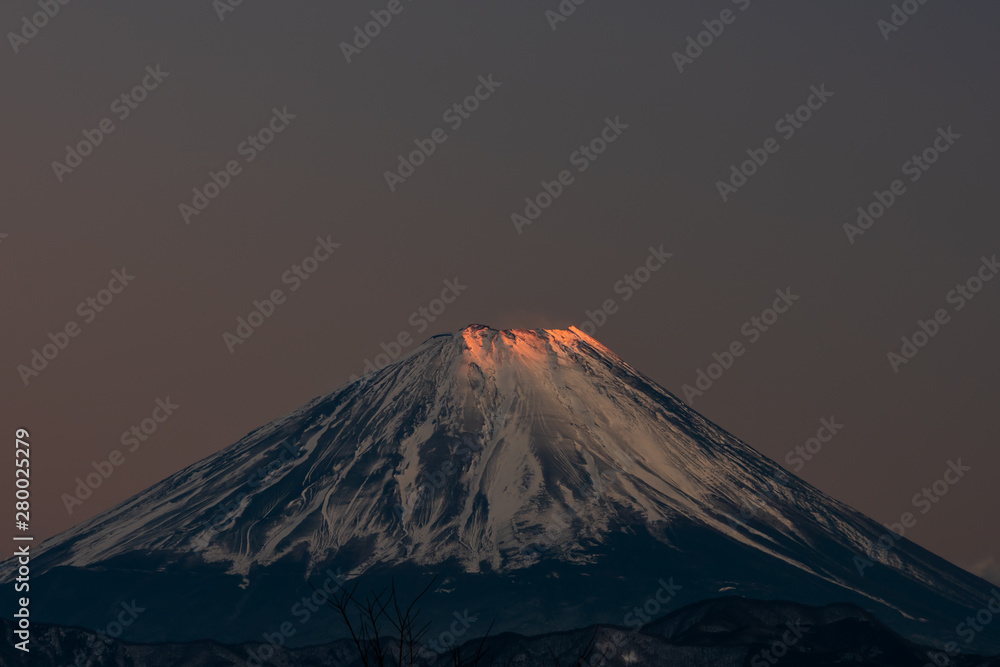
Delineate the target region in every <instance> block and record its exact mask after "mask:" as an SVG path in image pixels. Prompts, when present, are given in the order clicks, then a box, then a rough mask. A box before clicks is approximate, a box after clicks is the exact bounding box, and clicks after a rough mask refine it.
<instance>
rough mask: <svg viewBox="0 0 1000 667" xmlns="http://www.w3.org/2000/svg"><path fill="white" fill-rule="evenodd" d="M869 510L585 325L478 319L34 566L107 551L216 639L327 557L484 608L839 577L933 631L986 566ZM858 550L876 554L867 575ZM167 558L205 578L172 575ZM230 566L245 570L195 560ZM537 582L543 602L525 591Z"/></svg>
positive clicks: (576, 615) (891, 613) (704, 592)
mask: <svg viewBox="0 0 1000 667" xmlns="http://www.w3.org/2000/svg"><path fill="white" fill-rule="evenodd" d="M747 507H750V508H752V510H753V511H752V512H746V511H745V509H746V508H747ZM885 532H886V530H885V528H883V527H882V526H879V525H878V524H876V523H874V522H873V521H871V520H869V519H867V518H866V517H864V516H863V515H861V514H859V513H858V512H856V511H854V510H852V509H851V508H849V507H847V506H846V505H843V504H842V503H839V502H837V501H835V500H833V499H832V498H830V497H828V496H826V495H825V494H823V493H821V492H820V491H818V490H816V489H814V488H813V487H811V486H809V485H808V484H806V483H804V482H802V481H801V480H798V479H797V478H794V477H792V476H790V475H788V474H787V473H785V472H784V471H783V470H782V469H781V468H780V467H779V466H777V465H776V464H775V463H774V462H772V461H770V460H769V459H767V458H766V457H764V456H762V455H760V454H759V453H758V452H757V451H756V450H754V449H753V448H751V447H749V446H748V445H746V444H745V443H743V442H741V441H740V440H738V439H736V438H734V437H733V436H731V435H729V434H728V433H726V432H725V431H723V430H722V429H720V428H718V427H716V426H715V425H713V424H711V423H710V422H708V421H707V420H705V419H704V418H702V417H701V416H700V415H698V414H697V413H695V412H694V411H692V410H690V409H689V408H687V407H686V406H685V405H684V404H683V403H681V402H680V401H679V400H677V399H676V398H675V397H674V396H672V395H671V394H669V393H668V392H666V391H664V390H663V389H661V388H660V387H658V386H657V385H656V384H655V383H653V382H651V381H650V380H648V379H647V378H645V377H644V376H642V375H641V374H639V373H638V372H636V371H635V370H634V369H632V368H631V367H630V366H629V365H628V364H627V363H625V362H624V361H623V360H621V359H620V358H619V357H618V356H617V355H615V354H614V353H613V352H611V351H610V350H608V349H607V348H606V347H604V346H603V345H601V344H600V343H599V342H597V341H596V340H594V339H592V338H590V337H588V336H587V335H586V334H584V333H582V332H580V331H578V330H576V329H571V330H569V331H558V330H534V331H527V330H513V331H497V330H494V329H489V328H487V327H483V326H478V325H477V326H471V327H467V328H466V329H464V330H462V331H460V332H458V333H457V334H455V335H443V336H436V337H434V338H431V339H430V340H428V341H426V342H425V343H424V344H423V345H421V346H420V347H419V348H418V349H417V350H415V351H414V352H413V353H412V354H411V355H410V356H408V357H407V358H405V359H403V360H401V361H399V362H398V363H396V364H394V365H392V366H389V367H387V368H385V369H384V370H382V371H379V372H377V373H374V374H371V375H368V376H365V377H364V378H361V379H360V380H358V381H356V382H354V383H351V384H349V385H347V386H345V387H343V388H341V389H340V390H338V391H336V392H334V393H333V394H331V395H329V396H326V397H323V398H320V399H317V400H315V401H313V402H312V403H310V404H308V405H306V406H304V407H303V408H301V409H300V410H297V411H296V412H294V413H292V414H290V415H288V416H286V417H284V418H282V419H279V420H277V421H275V422H272V423H271V424H268V425H266V426H264V427H262V428H260V429H258V430H256V431H254V432H252V433H250V434H248V435H247V436H246V437H245V438H243V439H242V440H241V441H239V442H238V443H236V444H235V445H233V446H231V447H229V448H226V449H224V450H222V451H220V452H218V453H217V454H215V455H213V456H211V457H209V458H207V459H204V460H203V461H201V462H199V463H196V464H194V465H192V466H190V467H188V468H187V469H185V470H182V471H181V472H179V473H177V474H175V475H173V476H171V477H169V478H168V479H166V480H164V481H163V482H161V483H159V484H157V485H155V486H153V487H151V488H150V489H148V490H147V491H145V492H143V493H140V494H138V495H137V496H135V497H133V498H131V499H130V500H128V501H126V502H125V503H123V504H121V505H120V506H118V507H116V508H114V509H112V510H110V511H108V512H105V513H104V514H102V515H100V516H98V517H95V518H94V519H92V520H90V521H88V522H85V523H83V524H81V525H80V526H78V527H76V528H74V529H72V530H70V531H67V532H65V533H63V534H61V535H59V536H57V537H55V538H53V539H51V540H49V541H48V542H46V543H45V544H44V545H43V547H44V550H43V553H42V554H40V555H39V556H38V557H37V558H36V560H35V564H34V567H35V572H36V573H37V574H43V573H45V572H48V571H51V577H50V578H49V582H50V583H48V586H49V590H51V591H53V594H55V591H56V590H57V589H59V588H62V587H63V586H65V585H71V584H72V585H77V584H75V583H73V582H79V581H83V580H86V581H88V582H90V583H88V584H87V587H97V586H98V585H99V584H98V582H100V581H102V579H101V577H102V576H103V575H102V573H107V572H109V571H116V572H117V575H116V576H119V577H120V576H126V578H128V577H131V579H130V581H132V584H130V585H133V586H138V587H139V588H140V590H149V591H150V594H151V595H153V596H156V597H158V598H159V597H163V596H167V598H168V599H171V600H173V602H172V603H171V604H173V605H183V606H185V607H187V606H191V607H196V606H199V605H205V604H207V605H208V608H209V609H210V610H211V613H212V614H213V618H215V617H220V618H218V620H216V621H215V622H214V624H213V623H208V627H205V628H204V632H205V633H206V634H205V635H204V636H207V637H212V638H217V639H227V640H232V639H234V638H238V632H237V634H233V632H235V630H234V627H238V628H246V629H247V631H250V629H251V628H254V629H255V628H257V627H263V628H265V629H266V628H267V627H269V625H268V623H273V620H269V617H268V614H267V613H265V612H263V611H262V610H261V609H260V608H259V607H260V605H261V604H262V600H264V599H275V598H274V596H275V595H277V596H278V597H277V599H281V600H282V601H284V599H283V598H282V597H281V594H280V593H276V592H275V590H279V591H280V590H282V589H281V587H277V589H275V588H274V587H273V584H272V583H271V582H273V581H275V580H277V579H280V580H282V581H286V582H287V581H297V582H298V587H293V589H294V590H295V591H298V588H301V584H302V580H303V578H304V577H305V576H313V577H318V576H321V575H322V573H323V572H324V571H325V570H326V569H327V568H330V567H332V566H333V565H336V566H337V567H341V568H343V570H344V572H346V573H349V575H350V576H363V577H366V578H365V581H372V582H375V581H377V580H378V579H379V578H385V577H389V576H393V575H394V573H400V572H408V573H410V574H412V575H413V577H419V576H421V575H422V574H426V573H429V572H436V573H438V574H444V575H446V576H447V577H450V579H449V581H450V582H451V583H450V584H446V585H444V586H442V587H441V589H440V590H439V591H438V597H439V598H440V602H439V603H436V604H439V605H440V606H441V609H442V613H443V616H444V617H448V616H449V613H448V611H449V610H451V609H456V608H457V609H460V608H461V606H458V605H457V604H456V602H458V601H463V602H464V601H466V600H468V599H472V598H474V597H475V595H474V593H475V592H476V591H479V592H482V591H490V594H491V595H492V596H493V600H494V604H493V606H494V607H496V609H494V610H491V609H489V606H490V605H485V604H482V603H480V604H479V606H478V608H479V609H480V610H481V611H482V612H483V613H486V614H490V613H491V611H492V615H493V616H498V617H499V618H500V625H499V629H501V630H503V629H516V630H521V631H532V630H534V631H535V632H538V631H541V630H547V629H564V628H570V627H574V625H575V626H579V625H585V624H587V623H589V622H598V621H605V622H621V618H622V610H623V609H628V608H629V602H630V601H631V599H633V597H634V596H637V595H642V593H643V592H644V591H646V590H647V589H648V587H649V585H650V584H651V582H653V581H656V580H657V578H659V577H662V576H666V575H671V576H674V575H676V576H677V577H678V580H679V581H683V584H684V586H686V589H687V592H688V594H689V595H692V596H695V595H696V596H699V597H706V596H712V595H719V594H721V593H732V592H740V593H747V594H750V595H758V596H759V595H764V596H774V597H786V598H790V599H798V600H801V601H803V602H813V603H818V602H833V601H839V600H845V601H846V600H850V601H854V602H858V603H861V604H865V605H866V606H869V607H871V608H873V609H875V610H877V611H879V613H881V614H882V615H883V618H885V620H887V621H888V622H890V623H892V624H895V627H897V628H900V629H902V630H903V631H904V632H906V633H908V634H909V635H910V636H911V637H917V638H923V637H924V633H925V632H926V636H927V637H933V638H936V639H939V640H942V641H946V640H948V639H949V637H947V634H948V633H949V629H950V628H954V627H955V626H956V625H957V623H959V622H960V621H961V620H962V618H963V617H964V616H963V614H964V613H965V612H967V611H970V610H972V611H975V610H977V609H979V608H981V607H983V606H984V605H985V601H986V599H987V597H988V595H987V593H988V591H987V590H986V584H985V582H982V581H981V580H979V579H977V578H976V577H973V576H972V575H969V574H967V573H965V572H963V571H962V570H959V569H958V568H955V567H954V566H951V565H950V564H948V563H946V562H945V561H943V560H941V559H939V558H937V557H935V556H933V555H932V554H930V553H928V552H926V551H924V550H923V549H921V548H919V547H917V546H916V545H913V544H911V543H908V542H905V541H903V542H901V543H900V544H899V545H898V546H897V547H896V548H895V549H893V550H892V551H889V552H885V551H882V552H878V551H873V550H872V549H871V545H872V543H873V541H876V540H877V539H878V538H879V537H880V536H882V535H883V534H884V533H885ZM859 555H860V556H864V557H867V558H870V559H872V560H873V561H874V562H876V563H878V565H876V566H874V567H872V568H870V569H869V570H867V571H866V572H865V575H864V576H861V575H860V574H859V572H858V570H857V568H856V567H855V565H854V561H853V559H854V557H855V556H859ZM151 571H156V572H165V573H167V574H165V575H163V577H168V576H169V577H172V579H170V581H171V582H172V583H171V584H169V585H167V584H165V583H164V581H166V579H164V578H163V577H159V575H157V576H153V575H150V574H149V573H150V572H151ZM138 572H142V573H143V575H142V577H139V575H138V574H137V573H138ZM124 573H127V574H124ZM192 573H196V574H192ZM212 573H215V574H212ZM221 573H226V575H227V578H224V577H222V576H220V575H221ZM185 576H187V577H189V578H190V577H194V576H200V577H202V579H199V581H202V582H203V583H201V584H199V585H200V586H202V587H204V588H205V590H206V592H205V594H204V595H203V596H201V597H199V596H198V594H197V592H190V591H189V592H188V593H187V594H186V595H187V596H186V597H176V596H177V595H178V594H177V593H175V592H173V591H171V590H170V589H172V588H174V586H175V585H176V584H177V583H178V582H179V583H180V584H181V585H183V582H184V580H185V579H184V578H185ZM276 578H277V579H276ZM224 579H226V581H227V582H228V580H229V579H233V580H236V581H238V582H239V590H235V587H234V586H233V585H232V584H231V583H226V584H225V586H226V587H227V588H226V590H225V591H224V592H221V591H218V590H216V587H215V586H214V585H212V584H210V583H204V582H213V581H219V582H222V581H223V580H224ZM153 580H156V583H152V581H153ZM623 580H625V581H623ZM141 582H145V583H141ZM57 583H58V585H57ZM100 585H106V584H100ZM222 585H223V584H221V583H220V584H219V586H222ZM143 587H145V588H143ZM185 588H188V587H186V586H185ZM581 589H582V591H581ZM306 590H308V589H306ZM207 591H211V593H209V592H207ZM264 591H271V592H270V593H268V594H266V595H265V593H264ZM456 591H457V592H456ZM514 591H520V593H519V594H517V595H515V594H514ZM255 595H256V596H258V597H254V596H255ZM172 596H173V597H172ZM267 596H271V597H267ZM533 596H538V597H536V598H534V600H533V603H534V604H539V603H540V604H546V602H545V597H544V596H548V597H549V598H551V600H554V601H557V602H554V603H553V602H551V601H550V602H549V603H548V604H549V605H551V604H555V605H556V606H557V608H558V609H559V610H560V611H558V613H546V614H539V613H538V612H537V611H535V612H532V613H529V612H527V611H525V610H524V609H522V608H521V607H523V606H524V605H525V604H527V602H528V601H529V600H532V599H533ZM288 599H289V600H293V601H294V600H295V599H296V598H295V597H289V598H288ZM695 599H697V598H695ZM223 601H224V602H223ZM687 601H688V602H690V601H692V600H691V599H689V600H687ZM213 605H217V606H222V607H224V609H222V610H214V609H213ZM167 606H168V608H169V606H170V605H167ZM233 606H235V607H236V610H235V611H234V610H232V609H231V608H230V607H233ZM240 609H243V611H240ZM285 615H286V616H287V614H285ZM250 617H252V618H253V622H249V621H248V619H249V618H250ZM52 618H53V620H60V621H61V622H74V621H76V622H78V621H79V619H77V618H76V617H73V616H72V615H63V616H58V615H55V616H53V617H52ZM526 619H530V620H526ZM274 620H277V621H278V622H280V620H281V619H274ZM581 621H582V622H581ZM164 622H165V621H164ZM525 623H528V624H529V625H528V626H527V627H525V625H524V624H525ZM519 624H520V625H519ZM203 627H204V626H203ZM178 630H179V628H178V627H177V626H173V627H172V628H171V629H170V630H169V631H166V630H164V631H163V632H166V633H167V634H166V635H165V636H170V633H175V632H177V631H178ZM154 634H155V633H154ZM306 636H307V635H305V634H303V635H300V637H299V639H302V640H304V639H305V637H306ZM174 638H176V637H174ZM248 638H249V636H247V637H243V639H248ZM979 641H980V643H982V642H983V641H985V640H983V639H982V638H980V639H979Z"/></svg>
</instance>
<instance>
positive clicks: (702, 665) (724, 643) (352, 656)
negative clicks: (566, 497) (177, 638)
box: [0, 597, 1000, 667]
mask: <svg viewBox="0 0 1000 667" xmlns="http://www.w3.org/2000/svg"><path fill="white" fill-rule="evenodd" d="M4 630H5V634H6V636H7V638H8V642H7V643H6V644H5V645H4V646H2V647H0V664H4V665H8V664H9V665H16V664H22V663H23V656H21V655H19V654H18V652H17V651H16V650H15V649H14V648H12V645H13V641H12V639H13V632H12V630H13V628H12V625H11V624H10V622H9V621H8V622H6V623H5V627H4ZM384 646H385V649H386V653H387V654H389V655H390V656H391V655H393V650H394V646H395V644H394V642H393V641H387V642H385V644H384ZM262 649H263V653H262ZM457 651H458V653H459V655H460V656H461V657H462V659H463V662H462V664H465V665H474V664H478V665H482V666H483V667H486V666H487V665H494V666H499V665H508V664H509V665H518V666H519V667H543V666H544V667H552V665H554V664H555V665H567V666H568V665H576V664H577V663H578V660H580V659H581V658H583V659H584V664H588V665H590V664H592V665H602V666H604V667H625V666H628V665H644V666H645V667H668V666H669V667H706V666H709V665H711V666H712V667H719V666H723V667H724V666H727V665H732V666H733V667H743V666H744V665H749V666H750V667H765V666H769V665H776V664H787V665H796V666H798V667H821V666H830V665H854V666H855V667H924V665H927V664H931V665H933V664H947V665H950V666H951V667H1000V659H993V660H990V659H986V658H981V657H978V656H974V655H962V656H952V657H950V658H948V662H947V663H945V662H943V661H944V660H945V656H944V654H941V653H939V652H937V651H934V650H933V649H930V648H928V647H925V646H919V645H917V644H914V643H912V642H909V641H907V640H905V639H903V638H902V637H900V636H899V635H897V634H896V633H894V632H892V631H891V630H889V629H888V628H886V627H885V626H884V625H882V624H881V623H879V622H878V621H877V620H876V619H875V618H874V617H873V616H871V614H869V613H867V612H865V611H863V610H862V609H860V608H858V607H854V606H853V605H846V604H841V605H834V606H829V607H809V606H805V605H799V604H795V603H790V602H762V601H759V600H748V599H745V598H736V597H729V598H719V599H717V600H711V601H706V602H700V603H697V604H694V605H689V606H687V607H685V608H683V609H681V610H679V611H676V612H673V613H671V614H669V615H667V616H666V617H664V618H662V619H660V620H657V621H654V622H653V623H650V624H649V625H647V626H646V627H644V628H642V629H641V630H625V629H623V628H620V627H613V626H593V627H588V628H582V629H578V630H572V631H569V632H562V633H552V634H545V635H538V636H533V637H525V636H522V635H516V634H504V635H499V636H495V637H489V638H487V639H486V640H485V641H483V642H480V641H479V640H471V641H466V642H463V643H462V644H461V645H460V646H458V647H457ZM477 653H478V654H480V656H479V657H480V659H479V661H478V663H476V662H474V660H475V657H476V656H477ZM262 654H263V655H265V656H268V657H267V662H268V663H269V664H273V665H296V666H298V667H305V666H313V665H315V666H317V667H318V666H320V665H323V666H324V667H363V665H364V664H365V663H364V662H363V661H362V660H361V659H360V658H359V655H358V652H357V651H356V650H355V646H354V643H353V642H352V641H350V640H346V639H342V640H338V641H335V642H331V643H328V644H324V645H321V646H313V647H309V648H298V649H292V648H288V647H281V646H278V647H274V646H271V647H270V650H269V649H268V645H266V644H240V645H223V644H218V643H215V642H208V641H201V642H193V643H191V644H157V645H141V644H128V643H122V642H116V641H108V640H106V639H105V638H102V637H100V636H97V635H94V634H93V633H90V632H87V631H85V630H81V629H77V628H62V627H57V626H47V627H44V626H43V627H40V628H38V629H37V630H36V641H35V648H34V649H33V656H32V663H31V664H33V665H35V666H37V667H47V666H50V665H51V666H52V667H56V666H58V667H63V666H64V665H66V664H78V663H76V660H77V659H78V658H79V657H81V656H85V657H86V658H87V659H89V660H90V662H89V663H86V664H89V665H92V667H105V666H107V667H140V666H141V667H180V666H182V665H184V666H187V665H215V666H219V667H224V666H226V665H231V666H233V667H235V666H237V665H246V664H248V663H247V660H248V659H250V660H252V659H253V657H254V656H260V655H262ZM417 662H418V664H421V665H434V664H440V665H445V664H448V665H450V664H455V663H454V656H453V655H452V654H441V655H434V654H429V653H424V654H423V656H422V657H421V658H420V659H419V660H418V661H417ZM252 664H256V663H252ZM392 664H397V663H396V662H392Z"/></svg>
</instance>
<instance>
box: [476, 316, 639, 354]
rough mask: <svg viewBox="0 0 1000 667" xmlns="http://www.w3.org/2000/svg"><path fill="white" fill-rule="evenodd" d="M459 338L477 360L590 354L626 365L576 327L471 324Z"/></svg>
mask: <svg viewBox="0 0 1000 667" xmlns="http://www.w3.org/2000/svg"><path fill="white" fill-rule="evenodd" d="M458 336H459V337H461V339H462V340H463V341H464V344H465V347H466V349H467V350H468V351H469V353H470V354H471V355H472V356H473V357H474V360H481V359H483V358H484V357H497V356H499V357H501V358H506V359H512V358H518V359H520V360H521V361H531V360H534V361H543V360H545V359H549V360H553V359H554V358H564V359H565V358H567V357H568V356H570V353H580V352H589V353H591V354H593V353H597V354H599V355H600V356H605V357H611V358H613V359H614V360H615V361H617V362H619V363H624V362H622V360H621V359H620V358H619V357H618V355H616V354H615V353H614V352H612V351H611V350H610V349H608V348H607V347H605V346H604V345H603V344H601V343H600V342H598V341H597V340H596V339H594V338H591V337H590V336H588V335H587V334H586V333H584V332H583V331H581V330H580V329H578V328H577V327H575V326H570V327H569V328H568V329H494V328H493V327H490V326H487V325H484V324H470V325H469V326H467V327H465V328H464V329H461V330H460V331H459V332H458Z"/></svg>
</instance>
